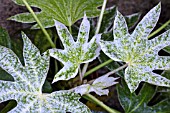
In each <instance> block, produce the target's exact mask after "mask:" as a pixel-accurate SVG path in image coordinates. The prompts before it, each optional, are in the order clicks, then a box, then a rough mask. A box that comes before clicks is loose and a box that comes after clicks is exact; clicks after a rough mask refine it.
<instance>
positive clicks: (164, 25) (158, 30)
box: [148, 20, 170, 38]
mask: <svg viewBox="0 0 170 113" xmlns="http://www.w3.org/2000/svg"><path fill="white" fill-rule="evenodd" d="M169 23H170V20H168V21H167V22H166V23H165V24H163V25H162V26H161V27H160V28H158V29H157V30H155V31H154V32H153V33H151V34H150V35H149V36H148V38H151V37H152V36H154V35H156V34H157V33H159V32H160V31H161V30H162V29H164V28H165V27H166V26H167V25H168V24H169Z"/></svg>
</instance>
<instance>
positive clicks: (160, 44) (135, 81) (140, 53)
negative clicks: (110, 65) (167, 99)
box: [100, 4, 170, 92]
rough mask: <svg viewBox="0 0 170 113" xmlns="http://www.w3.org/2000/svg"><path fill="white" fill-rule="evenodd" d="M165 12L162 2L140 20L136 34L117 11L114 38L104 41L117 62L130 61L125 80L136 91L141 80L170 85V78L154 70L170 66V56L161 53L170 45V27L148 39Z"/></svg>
mask: <svg viewBox="0 0 170 113" xmlns="http://www.w3.org/2000/svg"><path fill="white" fill-rule="evenodd" d="M160 11H161V4H158V5H157V6H156V7H154V8H153V9H151V10H150V11H149V12H148V13H147V14H146V15H145V16H144V18H143V19H142V20H141V21H140V22H139V24H138V25H137V27H136V28H135V30H134V31H133V33H132V34H129V33H128V28H127V24H126V21H125V19H124V17H123V16H122V14H120V13H119V12H117V16H116V18H115V21H114V27H113V29H114V30H113V35H114V41H101V42H100V45H101V48H102V50H103V52H104V53H105V54H106V55H107V56H109V57H110V58H111V59H113V60H115V61H122V62H126V63H128V67H127V68H126V70H125V81H126V83H127V84H128V87H129V89H130V91H131V92H134V91H135V90H136V88H137V87H138V85H139V83H140V82H141V81H145V82H148V83H151V84H155V85H159V86H167V87H170V80H168V79H166V78H165V77H162V76H160V75H159V74H156V73H153V72H152V71H153V70H155V69H160V70H167V69H169V68H170V57H169V56H159V55H158V52H159V51H160V50H161V49H162V48H164V47H166V46H168V45H170V30H168V31H166V32H165V33H163V34H161V35H159V36H157V37H156V38H154V39H152V40H148V35H149V34H150V32H151V31H152V30H153V28H154V27H155V25H156V23H157V21H158V19H159V15H160Z"/></svg>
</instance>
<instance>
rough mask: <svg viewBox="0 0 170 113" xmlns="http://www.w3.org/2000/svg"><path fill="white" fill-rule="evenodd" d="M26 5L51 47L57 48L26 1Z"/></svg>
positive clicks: (24, 0)
mask: <svg viewBox="0 0 170 113" xmlns="http://www.w3.org/2000/svg"><path fill="white" fill-rule="evenodd" d="M22 1H23V2H24V4H25V6H26V7H27V9H28V10H29V12H30V13H31V14H32V16H33V17H34V19H35V20H36V22H37V23H38V25H39V26H40V28H41V30H42V31H43V33H44V35H45V36H46V38H47V40H48V41H49V43H50V45H51V47H53V48H55V47H56V46H55V44H54V43H53V41H52V40H51V38H50V35H49V34H48V33H47V31H46V30H45V28H44V27H43V25H42V24H41V22H40V20H39V19H38V17H37V16H36V15H35V13H34V11H33V10H32V8H31V7H30V6H29V4H28V3H27V1H26V0H22Z"/></svg>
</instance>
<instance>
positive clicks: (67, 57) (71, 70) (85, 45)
mask: <svg viewBox="0 0 170 113" xmlns="http://www.w3.org/2000/svg"><path fill="white" fill-rule="evenodd" d="M55 25H56V29H57V31H58V35H59V37H60V39H61V41H62V43H63V45H64V50H62V49H50V56H52V57H54V58H55V59H57V60H59V61H60V62H62V63H63V64H64V67H63V68H62V69H61V70H60V71H59V72H58V73H57V74H56V75H55V77H54V80H53V82H57V81H58V80H69V79H71V78H74V77H75V76H76V75H77V73H78V68H79V66H80V64H81V63H88V62H91V61H93V60H94V59H95V58H96V57H98V55H99V52H100V46H99V41H100V37H101V35H100V34H97V35H95V36H94V37H93V38H92V39H91V40H90V41H89V42H88V39H89V30H90V23H89V21H88V20H87V17H86V16H84V19H83V21H82V23H81V25H80V29H79V34H78V38H77V41H76V42H75V41H74V39H73V37H72V35H71V34H70V33H69V31H68V29H67V28H66V26H65V25H64V24H62V23H60V22H58V21H56V22H55Z"/></svg>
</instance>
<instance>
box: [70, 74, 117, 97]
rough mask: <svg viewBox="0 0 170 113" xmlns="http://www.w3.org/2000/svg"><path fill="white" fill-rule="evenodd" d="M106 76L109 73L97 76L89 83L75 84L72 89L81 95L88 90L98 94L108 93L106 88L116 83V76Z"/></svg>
mask: <svg viewBox="0 0 170 113" xmlns="http://www.w3.org/2000/svg"><path fill="white" fill-rule="evenodd" d="M108 76H109V75H104V76H101V77H99V78H97V79H96V80H95V81H94V82H93V83H92V84H91V85H90V84H83V85H81V86H77V87H75V88H74V89H73V91H74V92H76V93H79V94H81V95H84V94H88V93H90V92H95V93H96V94H98V95H100V96H101V95H108V93H109V90H108V89H106V88H108V87H110V86H112V85H115V84H117V83H118V82H115V80H117V79H118V78H114V77H108Z"/></svg>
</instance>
